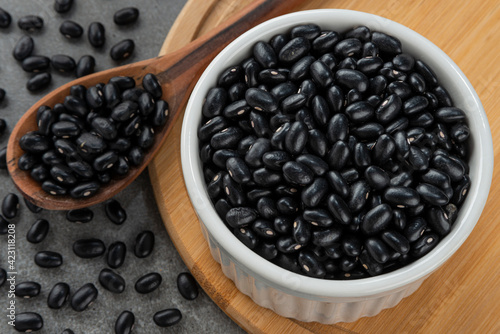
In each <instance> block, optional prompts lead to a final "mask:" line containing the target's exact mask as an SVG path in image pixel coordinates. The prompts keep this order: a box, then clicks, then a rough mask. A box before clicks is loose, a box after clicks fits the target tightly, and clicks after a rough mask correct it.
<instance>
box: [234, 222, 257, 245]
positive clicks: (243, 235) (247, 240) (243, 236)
mask: <svg viewBox="0 0 500 334" xmlns="http://www.w3.org/2000/svg"><path fill="white" fill-rule="evenodd" d="M233 234H234V235H235V236H236V238H237V239H238V240H239V241H241V242H242V243H243V244H244V245H245V246H246V247H248V248H250V249H254V248H255V247H256V246H257V243H258V242H259V239H258V237H257V234H256V233H255V232H253V230H251V229H249V228H246V227H240V228H235V229H233Z"/></svg>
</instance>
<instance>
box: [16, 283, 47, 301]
mask: <svg viewBox="0 0 500 334" xmlns="http://www.w3.org/2000/svg"><path fill="white" fill-rule="evenodd" d="M40 290H41V285H40V284H38V283H37V282H32V281H25V282H21V283H17V284H16V288H15V295H16V296H17V297H21V298H32V297H36V296H38V295H39V294H40Z"/></svg>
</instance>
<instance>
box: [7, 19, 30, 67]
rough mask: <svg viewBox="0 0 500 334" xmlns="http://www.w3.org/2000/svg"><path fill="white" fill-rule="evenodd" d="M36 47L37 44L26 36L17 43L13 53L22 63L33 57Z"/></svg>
mask: <svg viewBox="0 0 500 334" xmlns="http://www.w3.org/2000/svg"><path fill="white" fill-rule="evenodd" d="M0 13H1V12H0ZM34 47H35V43H34V42H33V38H31V37H30V36H27V35H24V36H23V37H21V38H20V39H19V40H18V41H17V43H16V45H15V47H14V50H13V51H12V55H13V56H14V58H15V59H16V60H19V61H22V60H24V59H26V58H28V57H29V56H31V53H32V52H33V48H34Z"/></svg>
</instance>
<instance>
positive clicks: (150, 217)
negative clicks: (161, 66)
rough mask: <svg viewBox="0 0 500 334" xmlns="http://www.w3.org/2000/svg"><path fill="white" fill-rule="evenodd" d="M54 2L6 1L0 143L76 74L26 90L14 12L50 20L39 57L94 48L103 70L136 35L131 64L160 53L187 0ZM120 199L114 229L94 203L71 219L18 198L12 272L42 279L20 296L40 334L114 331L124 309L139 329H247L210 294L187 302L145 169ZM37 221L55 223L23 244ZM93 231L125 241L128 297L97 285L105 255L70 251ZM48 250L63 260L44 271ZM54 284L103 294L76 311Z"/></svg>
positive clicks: (2, 184) (40, 38)
mask: <svg viewBox="0 0 500 334" xmlns="http://www.w3.org/2000/svg"><path fill="white" fill-rule="evenodd" d="M53 3H54V0H3V1H1V2H0V6H1V7H2V8H4V9H5V10H7V11H9V12H10V14H11V15H12V18H13V22H12V24H11V26H10V27H9V28H7V29H0V87H2V88H4V89H5V90H6V91H7V97H6V99H5V101H4V102H3V103H2V104H1V105H0V118H4V119H5V120H6V121H7V123H8V130H7V131H6V133H4V134H3V135H2V136H1V137H0V147H4V146H5V145H6V144H7V140H8V133H9V132H10V130H11V129H12V128H13V126H14V125H15V123H16V122H17V120H18V119H19V118H20V117H21V115H22V114H23V113H24V111H25V110H26V109H27V108H28V107H29V106H31V105H32V104H33V103H34V102H35V101H37V100H38V99H39V98H40V97H41V96H43V95H44V94H46V93H48V92H49V91H50V90H52V89H54V88H56V87H58V86H59V85H61V84H63V83H66V82H68V81H69V80H71V79H73V78H74V77H73V76H72V75H69V74H66V75H63V74H59V73H56V72H55V71H54V70H51V73H52V76H53V81H52V84H51V85H50V87H49V88H48V89H46V90H44V91H41V92H39V93H35V94H34V93H30V92H29V91H28V90H27V89H26V88H25V84H26V81H27V80H28V79H29V78H30V77H31V75H30V74H29V73H26V72H24V71H23V70H22V69H21V67H20V64H19V63H18V62H17V61H16V60H15V59H14V58H13V57H12V56H11V52H12V49H13V48H14V45H15V43H16V42H17V40H18V39H19V38H20V37H21V36H22V35H23V34H25V32H23V31H21V30H20V29H19V28H18V27H17V19H19V18H20V17H21V16H24V15H28V14H37V15H40V16H41V17H42V18H43V19H44V21H45V25H44V28H43V29H42V31H40V32H36V33H31V34H30V35H31V36H32V37H33V38H34V40H35V50H34V54H37V55H46V56H49V57H50V56H52V55H55V54H59V53H62V54H67V55H70V56H72V57H74V58H75V60H77V59H78V58H79V57H80V56H81V55H84V54H91V55H93V56H94V57H95V58H96V62H97V66H96V70H104V69H107V68H110V67H112V66H116V65H119V64H122V63H115V62H113V61H112V60H111V58H110V57H109V49H110V47H111V46H112V45H113V44H115V43H116V42H118V41H120V40H122V39H125V38H132V39H133V40H134V41H135V43H136V49H135V52H134V54H133V56H132V57H131V58H129V59H128V60H127V61H125V62H123V63H130V62H135V61H139V60H142V59H147V58H151V57H154V56H156V55H157V54H158V51H159V50H160V47H161V45H162V43H163V40H164V38H165V36H166V35H167V33H168V30H169V28H170V27H171V25H172V24H173V22H174V20H175V18H176V16H177V15H178V13H179V12H180V10H181V9H182V6H183V5H184V3H185V0H141V1H132V0H121V1H118V0H85V1H83V0H82V1H79V0H75V3H74V6H73V8H72V10H71V11H70V12H69V13H66V14H62V15H61V14H58V13H56V12H55V11H54V10H53V7H52V6H53ZM131 5H133V6H136V7H138V8H139V9H140V18H139V21H138V22H136V23H135V24H133V25H131V26H129V27H117V26H116V25H115V24H114V23H113V20H112V17H113V14H114V12H115V11H116V10H118V9H121V8H123V7H127V6H131ZM65 19H71V20H74V21H76V22H78V23H80V24H81V25H82V26H83V27H84V28H85V33H84V36H82V38H80V39H78V40H74V41H73V40H68V39H66V38H65V37H63V36H62V35H61V34H60V33H59V25H60V24H61V22H62V21H64V20H65ZM93 21H99V22H102V23H103V24H104V25H105V27H106V44H105V46H104V47H103V48H102V49H99V50H96V49H94V48H92V47H91V45H90V44H89V42H88V40H87V34H86V28H87V27H88V25H89V23H90V22H93ZM9 192H15V193H17V192H16V190H15V188H14V185H13V183H12V182H11V180H10V179H9V177H8V174H7V172H6V171H5V170H0V200H1V199H2V198H3V197H4V196H5V195H7V194H8V193H9ZM116 199H117V200H118V201H119V202H120V203H121V204H122V205H123V207H124V208H126V210H127V212H128V218H127V221H126V222H125V223H124V224H123V225H121V226H117V225H114V224H113V223H111V221H109V220H108V218H107V217H106V215H105V213H104V206H103V205H96V206H94V207H92V208H91V209H92V210H93V211H94V214H95V216H94V219H93V221H91V222H90V223H87V224H75V223H71V222H68V221H67V220H66V219H65V212H49V211H45V210H44V211H42V212H41V213H39V214H33V213H32V212H30V211H29V210H28V209H27V208H26V206H25V205H24V202H23V201H21V208H20V210H19V215H18V217H16V218H15V219H13V220H12V223H15V226H16V227H15V237H16V243H15V247H16V248H15V252H16V254H15V255H16V258H15V270H16V271H17V275H16V282H17V283H19V282H22V281H36V282H39V283H40V284H41V285H42V291H41V294H40V295H39V296H37V297H34V298H32V299H21V298H16V299H15V301H16V304H15V305H16V313H20V312H28V311H32V312H37V313H39V314H40V315H41V316H42V317H43V319H44V323H45V324H44V328H43V329H42V330H41V331H39V333H51V334H52V333H61V332H62V331H63V330H64V329H65V328H71V329H72V330H73V331H74V332H75V333H113V332H114V324H115V320H116V318H117V317H118V315H119V314H120V313H121V312H122V311H123V310H130V311H132V312H133V313H134V314H135V319H136V321H135V329H134V331H133V332H134V333H167V332H168V333H241V332H243V331H242V330H241V329H240V328H239V327H238V326H237V325H236V324H235V323H234V322H233V321H232V320H231V319H230V318H229V317H227V316H226V315H225V314H224V313H223V312H222V311H221V310H220V309H219V308H218V307H217V305H215V304H214V303H213V302H212V301H211V300H210V298H209V297H208V296H207V295H206V294H205V293H204V292H202V291H201V290H200V295H199V297H198V298H197V299H196V300H194V301H187V300H184V299H183V298H182V297H181V295H180V294H179V293H178V291H177V287H176V278H177V275H178V274H179V273H181V272H183V271H186V270H187V269H186V267H185V265H184V263H183V262H182V260H181V258H180V256H179V254H178V253H177V252H176V250H175V248H174V246H173V244H172V242H171V241H170V239H169V237H168V235H167V233H166V230H165V228H164V226H163V223H162V221H161V218H160V215H159V213H158V210H157V208H156V205H155V201H154V197H153V193H152V189H151V185H150V182H149V178H148V176H147V173H143V174H142V175H141V176H140V177H139V178H138V179H137V180H136V181H135V182H133V183H132V185H130V186H129V187H128V188H127V189H126V190H125V191H123V192H122V193H120V194H118V195H117V196H116ZM38 218H44V219H47V220H48V221H49V222H50V231H49V233H48V235H47V238H46V239H45V240H44V241H43V242H41V243H39V244H30V243H29V242H27V241H26V232H27V231H28V229H29V228H30V226H31V224H32V223H33V222H34V221H35V220H36V219H38ZM143 230H152V231H153V232H154V234H155V237H156V244H155V248H154V251H153V253H152V254H151V255H150V256H149V257H147V258H145V259H137V258H136V257H135V256H134V254H133V246H134V241H135V237H136V235H137V234H138V233H139V232H141V231H143ZM89 237H97V238H100V239H102V240H103V241H104V243H105V244H106V246H109V245H110V244H111V243H112V242H113V241H116V240H121V241H123V242H125V243H126V245H127V250H128V252H127V257H126V260H125V264H124V265H123V266H122V267H121V268H119V269H117V270H116V272H117V273H119V274H120V275H122V276H123V277H124V278H125V280H126V283H127V286H126V289H125V291H124V292H123V293H122V294H113V293H111V292H109V291H106V290H105V289H104V288H102V287H101V285H100V284H99V282H98V275H99V272H100V271H101V270H102V269H103V268H106V267H107V266H106V261H105V258H104V257H100V258H96V259H81V258H78V257H77V256H76V255H74V253H73V251H72V244H73V242H74V241H75V240H77V239H80V238H89ZM41 250H51V251H57V252H59V253H61V254H62V255H63V257H64V263H63V265H62V266H61V267H59V268H56V269H44V268H39V267H38V266H36V265H35V263H34V261H33V258H34V255H35V254H36V252H38V251H41ZM7 255H8V254H7V235H0V267H2V268H7V265H8V263H7V260H8V259H7ZM149 272H158V273H160V274H161V275H162V277H163V282H162V284H161V286H160V288H159V289H158V290H156V291H154V292H152V293H150V294H147V295H140V294H138V293H137V292H136V291H135V290H134V284H135V281H136V280H137V279H138V278H139V277H141V276H142V275H144V274H146V273H149ZM57 282H66V283H68V284H69V285H70V287H71V291H72V292H75V291H76V290H77V289H78V288H79V287H81V286H82V285H84V284H85V283H89V282H90V283H93V284H94V285H95V286H96V287H97V288H98V290H99V296H98V298H97V300H96V301H95V302H94V303H93V304H92V305H91V306H90V307H89V309H87V310H85V311H83V312H80V313H78V312H75V311H73V310H72V309H71V307H70V306H69V304H66V305H65V306H64V307H63V308H62V309H59V310H52V309H49V308H48V307H47V305H46V301H47V296H48V294H49V292H50V289H51V288H52V287H53V285H54V284H55V283H57ZM8 291H9V284H4V285H3V286H2V287H0V310H1V311H0V333H15V331H14V329H13V328H12V327H11V326H9V325H8V324H7V321H8V318H7V314H8V311H7V307H8V302H9V301H10V298H8ZM174 307H175V308H178V309H180V310H181V311H182V314H183V319H182V321H181V322H180V323H179V324H177V325H175V326H173V327H171V328H168V329H161V328H159V327H157V326H156V325H155V324H154V322H153V315H154V313H155V312H157V311H160V310H163V309H166V308H174Z"/></svg>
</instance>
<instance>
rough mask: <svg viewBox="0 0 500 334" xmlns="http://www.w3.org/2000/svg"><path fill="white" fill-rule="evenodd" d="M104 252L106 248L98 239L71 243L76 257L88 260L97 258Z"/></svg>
mask: <svg viewBox="0 0 500 334" xmlns="http://www.w3.org/2000/svg"><path fill="white" fill-rule="evenodd" d="M105 251H106V246H105V245H104V243H103V242H102V241H101V240H100V239H96V238H90V239H79V240H76V241H75V242H74V243H73V252H74V253H75V255H77V256H78V257H81V258H83V259H90V258H94V257H99V256H101V255H103V254H104V252H105Z"/></svg>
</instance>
